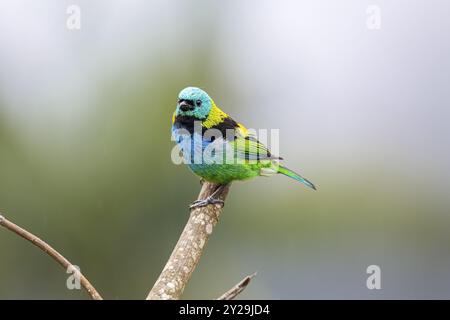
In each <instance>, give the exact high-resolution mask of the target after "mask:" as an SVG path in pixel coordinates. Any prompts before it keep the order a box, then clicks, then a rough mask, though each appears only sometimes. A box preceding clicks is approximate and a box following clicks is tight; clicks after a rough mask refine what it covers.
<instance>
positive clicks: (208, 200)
mask: <svg viewBox="0 0 450 320" xmlns="http://www.w3.org/2000/svg"><path fill="white" fill-rule="evenodd" d="M226 186H228V184H221V185H219V186H218V187H217V189H216V190H214V192H213V193H212V194H211V195H210V196H209V197H208V198H206V199H199V200H195V201H194V202H192V204H191V205H190V206H189V208H190V209H194V208H200V207H205V206H207V205H209V204H221V205H222V207H223V206H224V205H225V202H224V201H223V200H221V199H219V198H217V195H219V194H221V193H222V191H223V190H224V189H225V187H226Z"/></svg>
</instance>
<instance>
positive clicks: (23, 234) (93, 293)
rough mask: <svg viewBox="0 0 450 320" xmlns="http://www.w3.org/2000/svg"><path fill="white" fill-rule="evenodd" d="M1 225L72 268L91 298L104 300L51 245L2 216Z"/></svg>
mask: <svg viewBox="0 0 450 320" xmlns="http://www.w3.org/2000/svg"><path fill="white" fill-rule="evenodd" d="M0 225H1V226H2V227H5V228H6V229H8V230H9V231H12V232H14V233H15V234H17V235H19V236H21V237H22V238H24V239H26V240H28V241H30V242H31V243H32V244H34V245H35V246H36V247H38V248H39V249H41V250H42V251H44V252H45V253H47V254H48V255H49V256H50V257H52V258H53V259H54V260H56V262H58V263H59V264H60V265H61V266H63V267H64V268H65V269H66V270H68V268H69V267H71V268H72V270H73V272H75V273H77V276H78V277H79V279H80V283H81V285H82V286H83V288H84V289H85V290H86V291H87V293H88V294H89V295H90V296H91V298H92V299H94V300H103V299H102V297H101V296H100V294H99V293H98V292H97V290H96V289H95V288H94V287H93V286H92V284H91V283H90V282H89V281H88V279H86V278H85V277H84V276H83V274H81V272H80V271H79V270H78V269H77V268H74V267H73V265H72V264H71V263H70V262H69V260H67V259H66V258H64V257H63V256H62V255H61V254H60V253H59V252H58V251H56V250H55V249H53V248H52V247H51V246H50V245H48V244H47V243H46V242H44V241H43V240H41V239H39V238H38V237H37V236H35V235H34V234H32V233H30V232H28V231H27V230H25V229H23V228H21V227H19V226H18V225H16V224H15V223H13V222H11V221H9V220H8V219H6V218H5V217H4V216H2V215H1V214H0Z"/></svg>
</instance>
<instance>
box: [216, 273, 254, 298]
mask: <svg viewBox="0 0 450 320" xmlns="http://www.w3.org/2000/svg"><path fill="white" fill-rule="evenodd" d="M255 276H256V272H255V273H254V274H251V275H249V276H246V277H245V278H244V279H242V280H241V281H240V282H239V283H237V284H236V285H235V286H234V287H233V288H231V289H230V290H228V291H227V292H225V293H224V294H223V295H221V296H220V297H219V298H217V300H233V299H234V298H236V296H237V295H238V294H240V293H241V292H242V291H244V290H245V288H247V286H248V285H249V283H250V281H251V280H252V279H253V278H254V277H255Z"/></svg>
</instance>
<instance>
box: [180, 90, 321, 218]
mask: <svg viewBox="0 0 450 320" xmlns="http://www.w3.org/2000/svg"><path fill="white" fill-rule="evenodd" d="M211 132H212V133H211ZM172 137H173V139H174V140H175V141H176V143H177V145H178V147H179V149H180V151H181V154H182V156H183V159H184V161H185V163H186V164H187V165H188V167H189V168H190V169H191V171H193V172H194V173H195V174H196V175H197V176H199V177H200V178H201V179H202V180H203V181H208V182H212V183H215V184H217V185H218V187H217V188H216V190H215V191H214V192H213V193H212V194H211V196H209V197H208V198H206V199H201V200H196V201H194V202H193V203H192V204H191V205H190V208H191V209H193V208H197V207H203V206H207V205H209V204H221V205H222V206H223V205H224V202H223V201H222V200H220V199H218V197H217V195H219V194H220V192H221V191H222V190H223V189H224V188H225V187H226V186H227V185H228V184H229V183H231V182H232V181H236V180H247V179H250V178H254V177H257V176H273V175H275V174H278V173H279V174H283V175H285V176H288V177H290V178H292V179H295V180H297V181H299V182H301V183H303V184H304V185H306V186H307V187H309V188H311V189H314V190H316V187H315V186H314V184H313V183H312V182H310V181H309V180H307V179H306V178H304V177H302V176H301V175H300V174H298V173H296V172H294V171H292V170H290V169H288V168H287V167H285V166H282V165H280V161H281V160H283V158H281V157H279V156H275V155H273V154H271V153H270V151H269V149H268V148H267V147H266V146H265V145H264V144H262V143H261V142H259V141H258V139H257V137H256V135H254V134H252V133H250V132H249V130H248V129H247V128H246V127H245V126H244V125H243V124H241V123H238V122H236V121H235V120H233V118H231V117H230V116H229V115H228V114H226V113H225V112H224V111H222V110H221V109H220V108H219V107H218V106H217V105H216V103H215V102H214V100H213V99H212V98H211V97H210V96H209V95H208V93H206V92H205V91H204V90H202V89H200V88H197V87H187V88H184V89H183V90H181V91H180V93H179V94H178V101H177V104H176V109H175V112H174V113H173V115H172Z"/></svg>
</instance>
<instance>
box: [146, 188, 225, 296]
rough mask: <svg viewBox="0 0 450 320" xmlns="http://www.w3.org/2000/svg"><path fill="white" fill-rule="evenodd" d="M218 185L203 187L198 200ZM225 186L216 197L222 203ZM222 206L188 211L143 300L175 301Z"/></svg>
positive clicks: (211, 230)
mask: <svg viewBox="0 0 450 320" xmlns="http://www.w3.org/2000/svg"><path fill="white" fill-rule="evenodd" d="M217 187H218V185H217V184H214V183H210V182H205V183H203V186H202V189H201V191H200V194H199V196H198V199H206V198H207V197H209V196H210V195H211V194H212V193H213V192H214V191H215V190H216V189H217ZM228 190H229V185H228V186H227V187H225V188H224V189H223V190H222V192H221V193H220V194H219V195H217V196H218V198H220V199H221V200H225V198H226V196H227V194H228ZM221 212H222V206H221V205H220V204H210V205H208V206H206V207H200V208H195V209H192V211H191V215H190V217H189V220H188V222H187V224H186V226H185V227H184V230H183V232H182V233H181V236H180V238H179V240H178V242H177V244H176V246H175V248H174V249H173V251H172V254H171V256H170V258H169V261H168V262H167V263H166V266H165V267H164V269H163V271H162V272H161V274H160V276H159V278H158V280H157V281H156V283H155V285H154V286H153V288H152V290H151V291H150V293H149V294H148V296H147V300H175V299H179V298H180V296H181V294H182V293H183V291H184V288H185V287H186V284H187V283H188V281H189V279H190V278H191V275H192V273H193V272H194V270H195V268H196V267H197V264H198V262H199V261H200V257H201V256H202V253H203V250H204V248H205V245H206V243H207V241H208V238H209V236H210V235H211V234H212V232H213V229H214V227H215V225H216V224H217V222H218V221H219V216H220V213H221Z"/></svg>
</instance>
